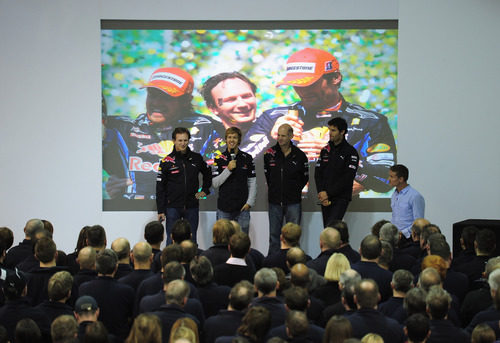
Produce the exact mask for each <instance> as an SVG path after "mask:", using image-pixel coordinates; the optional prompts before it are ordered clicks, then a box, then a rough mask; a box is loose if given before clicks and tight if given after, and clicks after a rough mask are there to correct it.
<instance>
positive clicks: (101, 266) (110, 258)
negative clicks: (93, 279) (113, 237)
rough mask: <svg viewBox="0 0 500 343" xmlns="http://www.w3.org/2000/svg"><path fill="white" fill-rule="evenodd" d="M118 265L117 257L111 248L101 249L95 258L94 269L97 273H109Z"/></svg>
mask: <svg viewBox="0 0 500 343" xmlns="http://www.w3.org/2000/svg"><path fill="white" fill-rule="evenodd" d="M117 266H118V257H117V256H116V253H115V252H114V251H113V250H111V249H103V250H101V251H100V252H99V253H98V254H97V257H96V260H95V269H96V271H97V273H98V274H101V275H111V274H113V273H114V272H115V269H116V268H117Z"/></svg>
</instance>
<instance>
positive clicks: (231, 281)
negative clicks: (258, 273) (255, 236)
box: [214, 232, 255, 287]
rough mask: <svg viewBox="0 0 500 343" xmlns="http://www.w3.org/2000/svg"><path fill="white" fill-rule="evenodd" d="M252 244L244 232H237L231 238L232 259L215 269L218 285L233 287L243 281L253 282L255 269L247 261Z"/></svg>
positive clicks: (230, 250)
mask: <svg viewBox="0 0 500 343" xmlns="http://www.w3.org/2000/svg"><path fill="white" fill-rule="evenodd" d="M250 244H251V243H250V237H248V235H247V234H246V233H244V232H237V233H235V234H234V235H232V236H231V239H230V240H229V252H230V257H229V258H228V259H227V261H226V263H224V264H219V265H217V266H215V267H214V279H215V282H216V283H217V284H218V285H226V286H229V287H233V286H234V285H235V284H236V283H238V282H239V281H241V280H248V281H250V282H252V281H253V278H254V274H255V269H254V267H253V266H250V265H248V264H247V262H246V260H245V257H246V256H247V254H248V251H249V250H250Z"/></svg>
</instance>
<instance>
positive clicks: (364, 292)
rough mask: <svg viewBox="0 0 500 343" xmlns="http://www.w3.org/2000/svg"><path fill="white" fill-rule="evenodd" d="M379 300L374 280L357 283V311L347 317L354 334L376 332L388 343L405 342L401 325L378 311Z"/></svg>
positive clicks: (355, 298) (355, 295)
mask: <svg viewBox="0 0 500 343" xmlns="http://www.w3.org/2000/svg"><path fill="white" fill-rule="evenodd" d="M374 237H375V236H374ZM361 258H363V253H361ZM379 300H380V293H379V291H378V285H377V283H376V282H375V281H374V280H371V279H363V280H362V281H361V282H360V283H359V284H357V285H356V287H355V293H354V301H355V303H356V305H357V311H356V312H354V313H353V314H351V315H350V316H348V317H347V319H349V321H350V322H351V325H352V332H353V336H354V337H356V338H362V337H363V336H365V335H366V334H367V333H376V334H378V335H380V336H381V337H382V338H383V339H384V342H387V343H390V342H404V333H403V328H402V327H401V325H400V324H399V323H398V322H397V321H395V320H394V319H392V318H389V317H386V316H384V315H383V314H382V313H380V312H378V311H377V303H378V302H379Z"/></svg>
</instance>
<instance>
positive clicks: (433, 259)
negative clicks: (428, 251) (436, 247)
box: [421, 255, 448, 281]
mask: <svg viewBox="0 0 500 343" xmlns="http://www.w3.org/2000/svg"><path fill="white" fill-rule="evenodd" d="M427 268H434V269H435V270H436V271H437V272H438V273H439V277H440V278H441V281H444V280H445V279H446V272H447V271H448V263H446V261H445V260H444V259H443V258H442V257H441V256H437V255H427V256H425V257H424V259H423V260H422V264H421V270H425V269H427Z"/></svg>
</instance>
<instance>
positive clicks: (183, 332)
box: [169, 317, 200, 343]
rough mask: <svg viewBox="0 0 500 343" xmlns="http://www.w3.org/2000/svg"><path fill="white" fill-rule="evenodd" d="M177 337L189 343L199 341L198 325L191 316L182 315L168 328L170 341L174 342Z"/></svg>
mask: <svg viewBox="0 0 500 343" xmlns="http://www.w3.org/2000/svg"><path fill="white" fill-rule="evenodd" d="M178 339H185V340H187V341H189V342H190V343H199V342H200V338H199V337H198V325H197V324H196V323H195V322H194V320H192V319H191V318H188V317H184V318H179V319H177V320H176V321H175V323H174V324H173V325H172V328H171V329H170V341H169V342H176V340H178Z"/></svg>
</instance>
